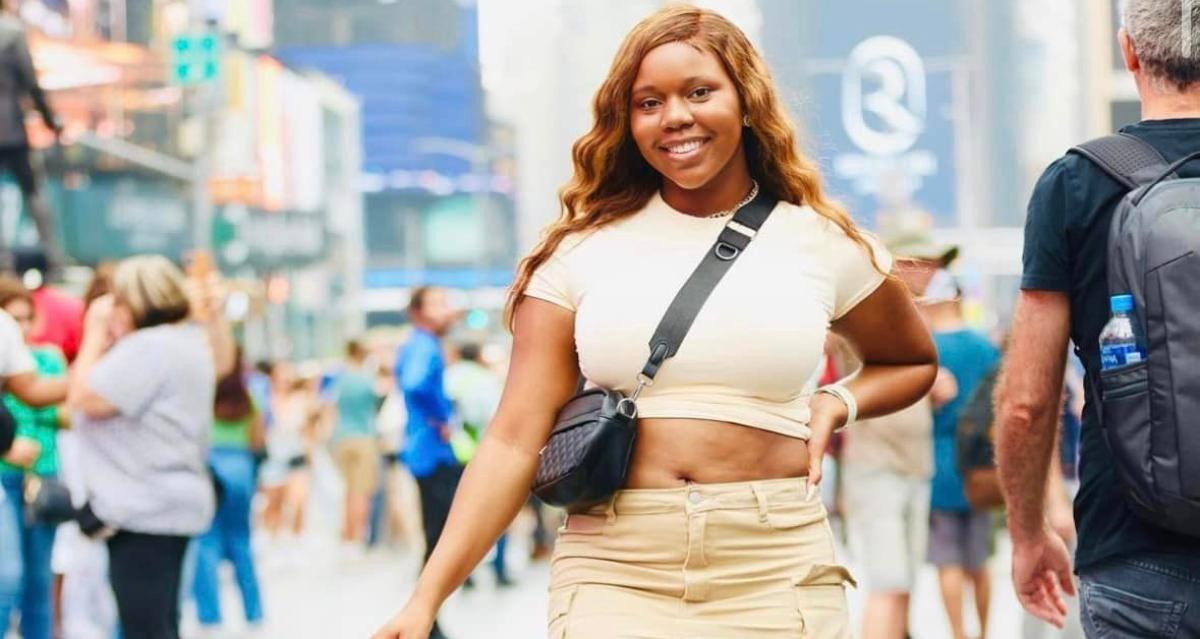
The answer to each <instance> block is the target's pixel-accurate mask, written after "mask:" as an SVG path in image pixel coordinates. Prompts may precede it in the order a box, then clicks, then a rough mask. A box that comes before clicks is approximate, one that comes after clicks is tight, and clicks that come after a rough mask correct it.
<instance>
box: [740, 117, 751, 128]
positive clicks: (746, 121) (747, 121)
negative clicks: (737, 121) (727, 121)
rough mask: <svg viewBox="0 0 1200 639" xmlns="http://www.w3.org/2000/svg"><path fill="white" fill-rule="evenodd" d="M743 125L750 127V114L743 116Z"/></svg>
mask: <svg viewBox="0 0 1200 639" xmlns="http://www.w3.org/2000/svg"><path fill="white" fill-rule="evenodd" d="M742 126H744V127H747V128H749V127H750V116H748V115H743V116H742Z"/></svg>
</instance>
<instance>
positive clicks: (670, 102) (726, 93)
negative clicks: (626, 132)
mask: <svg viewBox="0 0 1200 639" xmlns="http://www.w3.org/2000/svg"><path fill="white" fill-rule="evenodd" d="M630 128H631V132H632V135H633V139H634V142H635V143H636V144H637V147H638V150H639V151H641V154H642V157H644V158H645V159H646V161H647V162H648V163H649V164H650V166H652V167H654V169H655V170H656V171H658V172H659V173H660V174H662V176H663V177H664V178H665V179H667V180H669V181H670V182H672V183H674V184H675V185H676V186H678V187H680V188H682V189H686V190H696V189H700V188H704V187H711V186H714V183H715V182H719V181H722V180H723V179H724V178H728V177H737V176H740V175H744V174H745V173H746V161H745V154H744V152H743V150H742V107H741V103H740V101H739V99H738V93H737V88H736V87H735V85H734V83H733V80H732V79H731V78H730V77H729V74H728V73H726V71H725V67H724V66H723V65H722V64H721V61H720V60H719V59H718V58H717V56H716V55H715V54H714V53H712V52H711V51H708V50H707V49H701V48H697V47H696V46H694V45H692V44H689V43H687V42H672V43H669V44H664V45H662V46H659V47H657V48H655V49H652V50H651V51H650V52H649V53H647V54H646V57H644V58H643V59H642V63H641V66H640V68H639V70H638V74H637V78H636V79H635V80H634V83H633V94H632V104H631V105H630ZM738 179H740V177H738ZM664 186H666V185H664Z"/></svg>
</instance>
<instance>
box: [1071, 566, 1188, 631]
mask: <svg viewBox="0 0 1200 639" xmlns="http://www.w3.org/2000/svg"><path fill="white" fill-rule="evenodd" d="M1079 582H1080V607H1081V608H1082V617H1083V628H1084V632H1086V633H1087V636H1088V637H1089V638H1092V639H1105V638H1107V637H1113V638H1117V637H1120V638H1121V639H1127V638H1130V639H1131V638H1134V637H1153V638H1154V639H1171V638H1172V637H1179V638H1181V639H1182V638H1184V637H1200V556H1184V555H1161V554H1152V553H1145V554H1139V555H1130V556H1128V557H1120V558H1117V559H1112V560H1109V561H1106V562H1103V563H1101V564H1099V565H1097V566H1092V567H1089V568H1086V569H1084V570H1082V571H1081V572H1080V574H1079Z"/></svg>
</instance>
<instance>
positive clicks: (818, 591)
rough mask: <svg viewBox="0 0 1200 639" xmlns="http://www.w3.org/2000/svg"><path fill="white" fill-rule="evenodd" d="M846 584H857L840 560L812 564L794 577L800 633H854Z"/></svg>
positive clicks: (833, 637) (818, 637)
mask: <svg viewBox="0 0 1200 639" xmlns="http://www.w3.org/2000/svg"><path fill="white" fill-rule="evenodd" d="M846 585H850V586H857V585H858V584H857V582H856V581H855V580H854V577H853V576H851V575H850V571H849V570H846V568H845V567H843V566H839V565H837V564H813V565H812V566H810V567H809V569H808V571H807V572H805V573H804V574H802V575H798V576H796V577H793V578H792V590H793V591H795V593H796V610H797V611H798V612H799V613H800V623H801V633H800V636H801V637H804V639H846V638H848V637H850V636H851V633H850V617H849V614H848V612H847V610H846Z"/></svg>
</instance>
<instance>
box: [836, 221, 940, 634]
mask: <svg viewBox="0 0 1200 639" xmlns="http://www.w3.org/2000/svg"><path fill="white" fill-rule="evenodd" d="M885 226H886V225H885ZM888 231H889V229H886V228H885V233H886V234H885V235H884V236H883V238H882V240H883V242H884V244H885V245H886V246H887V248H888V250H889V251H892V252H893V254H895V255H896V265H895V273H896V275H897V276H898V277H899V278H900V279H901V280H902V281H903V282H904V283H905V285H907V287H908V289H909V291H910V293H911V294H912V295H913V297H914V298H917V299H920V298H921V296H922V295H924V293H925V288H926V287H927V286H928V283H929V280H930V278H931V277H932V275H933V273H935V272H936V271H937V270H938V269H940V268H943V267H944V266H946V265H948V264H949V263H950V262H951V261H953V259H954V257H955V256H956V255H957V253H958V248H957V247H954V246H946V245H941V244H938V243H936V242H935V241H934V240H933V239H932V238H931V237H930V236H929V234H928V233H927V232H924V231H921V230H906V231H899V232H898V231H896V230H894V229H891V230H890V233H889V232H888ZM846 350H849V349H846ZM847 357H848V358H853V355H848V356H847ZM838 364H839V369H844V370H854V369H856V368H857V367H858V364H857V362H854V361H839V362H838ZM946 379H949V378H943V381H945V380H946ZM937 392H938V387H937V386H935V388H934V393H933V394H934V395H936V394H937ZM943 394H945V393H943ZM932 435H933V405H932V403H931V397H925V398H923V399H921V400H920V401H918V402H917V403H916V404H913V405H912V406H909V407H908V408H906V409H904V410H901V411H899V412H896V413H893V414H891V415H887V416H884V417H877V418H874V419H867V420H861V421H859V422H858V423H857V424H855V426H854V428H851V429H847V430H846V431H845V432H844V434H843V436H844V438H845V439H844V447H843V449H842V455H841V464H842V465H841V470H842V474H843V477H844V481H843V482H842V483H841V488H842V494H843V496H844V500H843V514H844V517H845V522H846V529H847V537H848V542H849V546H850V551H851V553H852V554H853V556H854V557H855V558H856V559H857V560H858V563H859V565H860V566H862V568H861V570H862V572H861V573H860V574H859V583H860V587H861V588H862V589H863V591H864V592H865V593H866V594H867V597H866V606H865V609H864V611H863V615H862V620H863V625H862V628H861V630H860V633H861V634H860V636H861V637H863V639H898V638H900V637H904V636H905V632H906V631H907V630H908V625H909V623H908V619H909V603H910V595H911V593H912V590H913V588H914V586H915V584H916V577H917V571H918V569H919V568H920V567H921V565H922V564H924V563H925V555H926V550H927V544H928V536H929V480H930V477H931V476H932V475H933V439H932Z"/></svg>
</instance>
